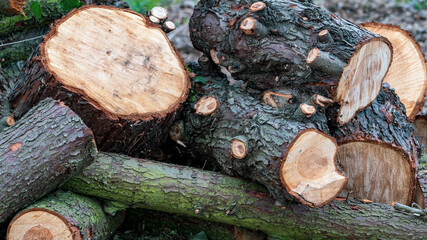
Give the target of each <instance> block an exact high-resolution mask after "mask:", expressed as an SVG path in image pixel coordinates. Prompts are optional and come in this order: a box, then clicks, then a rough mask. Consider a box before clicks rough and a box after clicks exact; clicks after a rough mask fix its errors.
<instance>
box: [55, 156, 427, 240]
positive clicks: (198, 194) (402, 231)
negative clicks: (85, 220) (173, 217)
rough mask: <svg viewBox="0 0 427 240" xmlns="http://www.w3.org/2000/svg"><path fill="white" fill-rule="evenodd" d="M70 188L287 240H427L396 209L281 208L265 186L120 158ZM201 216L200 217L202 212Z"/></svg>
mask: <svg viewBox="0 0 427 240" xmlns="http://www.w3.org/2000/svg"><path fill="white" fill-rule="evenodd" d="M63 187H64V188H66V189H69V190H71V191H74V192H77V193H82V194H86V195H90V196H95V197H99V198H103V199H108V200H113V201H118V202H122V203H124V204H126V205H128V206H131V207H139V208H146V209H152V210H158V211H164V212H170V213H180V214H185V215H188V216H191V217H195V218H200V219H205V220H209V221H214V222H221V223H226V224H232V225H236V226H241V227H246V228H249V229H256V230H261V231H264V232H266V233H268V234H275V235H276V236H278V237H281V238H282V239H338V238H339V239H369V238H372V237H373V236H379V237H381V238H384V239H425V236H427V225H426V224H425V220H424V219H423V218H421V217H417V216H415V215H413V214H412V213H407V212H399V211H396V210H395V209H394V208H393V207H392V206H391V205H388V204H379V203H363V202H361V201H358V200H352V198H349V199H348V201H347V202H345V201H343V202H340V201H333V202H332V203H330V204H328V205H326V206H324V207H322V208H310V207H307V206H304V205H302V204H295V203H286V204H285V205H283V206H281V207H280V206H277V205H274V202H275V200H274V199H273V198H272V197H271V196H270V195H269V194H268V193H267V192H266V191H265V190H263V188H261V186H260V185H258V184H254V183H251V182H248V181H247V180H242V179H237V178H232V177H228V176H225V175H223V174H219V173H214V172H209V171H203V170H199V169H195V168H190V167H184V166H177V165H173V164H166V163H156V162H153V161H147V160H142V159H136V158H130V157H127V156H124V155H118V154H112V153H99V155H98V156H97V157H96V160H95V162H94V163H93V164H92V165H90V166H89V167H87V168H85V169H84V170H83V172H82V173H81V174H79V175H78V176H75V177H74V178H72V179H71V180H69V181H67V182H66V183H65V184H64V186H63ZM197 209H198V210H199V211H196V210H197Z"/></svg>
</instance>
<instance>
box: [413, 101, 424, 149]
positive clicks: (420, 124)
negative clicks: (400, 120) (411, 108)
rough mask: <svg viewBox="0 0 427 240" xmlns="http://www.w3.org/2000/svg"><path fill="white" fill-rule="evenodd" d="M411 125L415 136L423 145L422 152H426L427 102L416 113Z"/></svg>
mask: <svg viewBox="0 0 427 240" xmlns="http://www.w3.org/2000/svg"><path fill="white" fill-rule="evenodd" d="M413 126H414V129H415V137H416V138H417V139H418V141H419V142H420V143H421V144H423V145H424V153H427V104H425V105H424V107H423V108H422V110H421V111H420V112H419V113H418V114H417V116H416V118H415V120H414V122H413Z"/></svg>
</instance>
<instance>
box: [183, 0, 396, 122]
mask: <svg viewBox="0 0 427 240" xmlns="http://www.w3.org/2000/svg"><path fill="white" fill-rule="evenodd" d="M263 3H264V4H265V5H266V6H265V7H264V8H263V9H262V10H261V11H255V12H253V11H251V10H250V9H251V7H252V5H254V4H258V3H255V1H253V0H251V1H239V2H237V3H236V2H235V1H217V0H205V1H200V2H199V3H198V4H197V6H196V7H195V10H194V14H193V16H192V18H191V19H190V36H191V40H192V42H193V45H194V47H195V48H196V49H198V50H200V51H202V52H204V53H205V54H208V55H210V56H211V57H212V59H213V61H214V62H215V63H216V64H219V65H221V66H224V67H226V68H227V69H230V72H231V73H232V76H233V77H234V78H235V79H241V80H245V81H248V82H249V86H251V87H254V88H260V89H267V90H270V89H272V88H276V87H282V86H286V87H290V86H291V85H300V86H301V85H302V86H305V85H321V86H325V87H327V88H328V90H330V92H331V95H332V96H326V97H331V98H332V99H333V100H334V101H335V102H338V103H340V104H341V109H340V114H339V115H338V122H339V123H341V124H344V123H346V122H348V121H349V120H350V119H351V118H352V117H354V115H355V114H356V112H358V111H360V110H362V109H363V108H365V107H366V106H369V104H371V103H372V101H373V100H374V99H375V98H376V97H377V96H378V93H379V91H380V89H381V84H382V81H383V78H384V76H385V75H386V73H387V70H388V68H389V66H390V64H391V59H392V48H391V44H390V42H389V41H388V40H387V39H386V38H384V37H381V36H380V35H376V34H374V33H372V32H369V31H367V30H366V29H363V28H362V27H359V26H357V25H356V24H353V23H351V22H348V21H347V20H345V19H342V18H340V17H338V16H336V15H335V14H332V13H329V12H327V11H325V10H321V9H319V8H317V7H315V6H314V5H313V4H312V3H310V2H309V1H304V2H302V1H288V0H279V1H276V0H274V1H273V0H265V1H263ZM325 30H327V31H328V32H327V34H328V35H329V37H330V38H329V39H332V40H333V41H332V42H327V43H326V44H325V43H324V42H325V41H324V40H323V37H322V36H318V34H320V33H322V34H324V33H325V32H324V31H325Z"/></svg>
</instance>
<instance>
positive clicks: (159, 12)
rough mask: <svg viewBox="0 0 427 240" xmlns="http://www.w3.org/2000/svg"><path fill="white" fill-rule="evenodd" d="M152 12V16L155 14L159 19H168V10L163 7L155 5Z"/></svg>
mask: <svg viewBox="0 0 427 240" xmlns="http://www.w3.org/2000/svg"><path fill="white" fill-rule="evenodd" d="M150 12H151V16H155V17H156V18H158V19H166V18H167V17H168V10H167V9H165V8H163V7H159V6H157V7H153V9H151V11H150Z"/></svg>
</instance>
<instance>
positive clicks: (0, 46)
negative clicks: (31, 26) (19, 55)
mask: <svg viewBox="0 0 427 240" xmlns="http://www.w3.org/2000/svg"><path fill="white" fill-rule="evenodd" d="M43 36H44V35H40V36H37V37H32V38H27V39H23V40H20V41H16V42H9V43H4V44H0V48H2V47H6V46H10V45H14V44H19V43H23V42H28V41H32V40H35V39H38V38H42V37H43Z"/></svg>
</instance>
